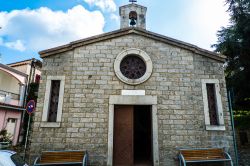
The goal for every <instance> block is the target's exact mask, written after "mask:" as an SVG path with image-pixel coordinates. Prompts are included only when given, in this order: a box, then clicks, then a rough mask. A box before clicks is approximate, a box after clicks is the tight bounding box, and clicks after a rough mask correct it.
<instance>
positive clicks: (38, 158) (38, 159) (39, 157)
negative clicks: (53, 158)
mask: <svg viewBox="0 0 250 166" xmlns="http://www.w3.org/2000/svg"><path fill="white" fill-rule="evenodd" d="M40 159H41V156H38V157H36V159H35V161H34V164H33V165H36V164H37V162H38V161H40Z"/></svg>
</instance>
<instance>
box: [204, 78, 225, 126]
mask: <svg viewBox="0 0 250 166" xmlns="http://www.w3.org/2000/svg"><path fill="white" fill-rule="evenodd" d="M202 96H203V103H204V115H205V116H204V117H205V125H206V130H225V124H224V118H223V106H222V98H221V93H220V85H219V80H218V79H202Z"/></svg>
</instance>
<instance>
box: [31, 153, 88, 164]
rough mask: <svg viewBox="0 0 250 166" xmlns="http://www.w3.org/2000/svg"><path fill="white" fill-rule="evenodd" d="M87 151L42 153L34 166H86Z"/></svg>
mask: <svg viewBox="0 0 250 166" xmlns="http://www.w3.org/2000/svg"><path fill="white" fill-rule="evenodd" d="M87 162H88V153H87V151H44V152H42V154H41V156H40V157H37V158H36V160H35V162H34V166H39V165H73V164H81V165H82V166H87Z"/></svg>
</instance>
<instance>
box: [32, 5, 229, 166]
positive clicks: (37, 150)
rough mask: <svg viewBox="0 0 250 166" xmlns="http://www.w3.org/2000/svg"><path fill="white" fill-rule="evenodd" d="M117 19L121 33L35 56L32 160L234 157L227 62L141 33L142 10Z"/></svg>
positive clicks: (174, 161) (123, 11) (164, 161)
mask: <svg viewBox="0 0 250 166" xmlns="http://www.w3.org/2000/svg"><path fill="white" fill-rule="evenodd" d="M119 12H120V29H118V30H115V31H112V32H108V33H104V34H101V35H97V36H93V37H89V38H85V39H82V40H77V41H72V42H70V43H69V44H66V45H63V46H58V47H55V48H51V49H48V50H44V51H41V52H39V53H40V55H41V58H42V59H43V68H42V78H41V82H40V87H39V94H38V95H39V97H38V103H37V109H36V112H35V118H34V123H33V127H32V136H31V146H30V147H31V149H30V152H31V154H34V155H39V154H41V152H42V151H45V150H87V151H88V154H89V164H90V165H98V166H102V165H103V166H104V165H108V166H112V165H113V166H118V165H131V166H132V165H145V166H147V165H148V166H150V165H154V166H163V165H164V166H174V165H178V164H179V162H178V158H177V154H178V150H179V149H181V148H211V147H213V148H214V147H219V148H224V149H225V151H227V152H229V153H230V154H233V137H232V129H231V121H230V114H229V111H228V102H227V93H226V83H225V78H224V77H225V76H224V71H223V64H224V62H225V56H223V55H219V54H217V53H214V52H211V51H208V50H204V49H202V48H199V47H197V46H195V45H192V44H188V43H185V42H183V41H179V40H176V39H173V38H170V37H167V36H163V35H160V34H157V33H154V32H150V31H148V30H146V12H147V8H146V7H144V6H141V5H138V4H135V3H131V4H128V5H125V6H121V7H120V9H119Z"/></svg>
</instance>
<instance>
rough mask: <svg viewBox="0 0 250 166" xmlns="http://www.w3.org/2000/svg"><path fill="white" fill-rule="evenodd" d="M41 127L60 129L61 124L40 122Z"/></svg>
mask: <svg viewBox="0 0 250 166" xmlns="http://www.w3.org/2000/svg"><path fill="white" fill-rule="evenodd" d="M41 127H51V128H57V127H61V123H60V122H42V123H41Z"/></svg>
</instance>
